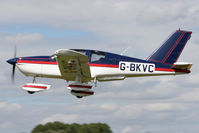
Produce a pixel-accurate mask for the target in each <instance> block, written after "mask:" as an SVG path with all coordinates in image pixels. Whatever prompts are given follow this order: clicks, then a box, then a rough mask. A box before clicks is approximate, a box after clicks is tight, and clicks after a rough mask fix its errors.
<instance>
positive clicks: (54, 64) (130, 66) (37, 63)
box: [7, 29, 192, 98]
mask: <svg viewBox="0 0 199 133" xmlns="http://www.w3.org/2000/svg"><path fill="white" fill-rule="evenodd" d="M191 34H192V32H191V31H183V30H180V29H179V30H177V31H175V32H174V33H173V34H172V35H171V36H170V37H169V38H168V40H166V42H164V43H163V45H162V46H161V47H160V48H159V49H157V50H155V51H154V52H153V53H152V54H151V55H150V56H149V57H148V58H147V59H146V60H142V59H138V58H133V57H127V56H123V55H119V54H113V53H109V52H104V51H98V50H87V49H59V50H57V51H56V52H55V53H54V54H53V55H52V56H31V57H15V58H12V59H9V60H8V61H7V62H8V63H10V64H12V65H13V70H12V77H13V78H14V73H15V66H17V68H18V69H19V70H20V71H21V72H22V73H23V74H24V75H26V76H32V77H33V82H32V83H28V84H25V85H24V86H23V89H25V90H26V91H27V92H28V93H30V94H33V93H35V92H39V91H43V90H48V89H49V88H50V85H47V84H39V83H36V81H35V79H36V77H44V78H59V79H64V80H66V81H72V83H70V84H69V85H68V86H67V88H68V89H70V92H71V94H73V95H75V96H76V97H78V98H82V97H85V96H90V95H93V94H94V92H93V91H92V90H91V88H92V84H88V83H89V82H93V83H94V84H95V86H96V84H97V81H114V80H124V79H125V78H129V77H143V76H162V75H178V74H188V73H190V68H191V66H192V64H191V63H183V62H176V61H177V59H178V57H179V56H180V54H181V52H182V50H183V48H184V46H185V44H186V43H187V41H188V40H189V39H190V37H191Z"/></svg>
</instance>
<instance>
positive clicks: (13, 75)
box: [12, 64, 16, 83]
mask: <svg viewBox="0 0 199 133" xmlns="http://www.w3.org/2000/svg"><path fill="white" fill-rule="evenodd" d="M15 66H16V65H15V64H13V67H12V83H14V79H15Z"/></svg>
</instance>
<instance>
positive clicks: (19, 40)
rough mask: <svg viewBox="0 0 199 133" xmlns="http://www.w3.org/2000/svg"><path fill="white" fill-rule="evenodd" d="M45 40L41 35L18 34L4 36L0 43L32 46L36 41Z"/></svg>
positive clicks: (0, 38)
mask: <svg viewBox="0 0 199 133" xmlns="http://www.w3.org/2000/svg"><path fill="white" fill-rule="evenodd" d="M42 38H43V36H42V35H41V34H39V33H32V34H29V33H17V34H10V35H3V36H1V37H0V42H1V43H2V44H15V45H21V44H30V43H32V42H35V41H39V40H41V39H42Z"/></svg>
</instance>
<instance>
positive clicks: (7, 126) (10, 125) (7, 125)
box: [0, 122, 13, 128]
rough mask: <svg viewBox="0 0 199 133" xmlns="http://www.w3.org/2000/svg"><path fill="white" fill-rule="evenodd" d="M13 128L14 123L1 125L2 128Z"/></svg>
mask: <svg viewBox="0 0 199 133" xmlns="http://www.w3.org/2000/svg"><path fill="white" fill-rule="evenodd" d="M12 126H13V123H12V122H4V123H1V124H0V128H10V127H12Z"/></svg>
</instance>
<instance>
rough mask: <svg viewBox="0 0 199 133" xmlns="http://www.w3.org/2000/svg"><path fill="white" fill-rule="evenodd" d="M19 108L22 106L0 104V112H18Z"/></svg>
mask: <svg viewBox="0 0 199 133" xmlns="http://www.w3.org/2000/svg"><path fill="white" fill-rule="evenodd" d="M21 108H22V106H21V105H20V104H17V103H7V102H0V109H1V111H8V112H14V111H17V110H20V109H21Z"/></svg>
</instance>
